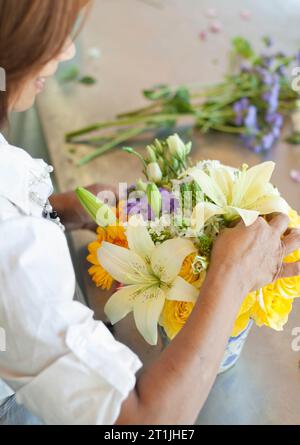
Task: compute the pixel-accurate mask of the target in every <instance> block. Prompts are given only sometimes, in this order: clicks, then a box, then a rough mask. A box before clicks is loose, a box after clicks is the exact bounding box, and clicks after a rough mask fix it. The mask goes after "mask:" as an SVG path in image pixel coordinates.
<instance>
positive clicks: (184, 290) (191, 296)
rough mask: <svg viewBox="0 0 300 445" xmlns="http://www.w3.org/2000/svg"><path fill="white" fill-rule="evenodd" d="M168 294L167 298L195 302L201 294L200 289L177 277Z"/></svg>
mask: <svg viewBox="0 0 300 445" xmlns="http://www.w3.org/2000/svg"><path fill="white" fill-rule="evenodd" d="M166 295H167V300H172V301H186V302H190V303H195V301H196V300H197V298H198V296H199V289H197V288H196V287H195V286H193V285H192V284H190V283H188V282H187V281H185V280H184V279H183V278H181V277H177V278H176V279H175V281H174V282H173V284H172V287H171V289H170V290H169V291H168V292H167V293H166Z"/></svg>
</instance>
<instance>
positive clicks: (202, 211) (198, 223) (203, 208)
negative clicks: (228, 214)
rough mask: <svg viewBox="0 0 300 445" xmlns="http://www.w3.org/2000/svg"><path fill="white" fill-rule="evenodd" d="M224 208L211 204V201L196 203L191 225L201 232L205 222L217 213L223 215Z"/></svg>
mask: <svg viewBox="0 0 300 445" xmlns="http://www.w3.org/2000/svg"><path fill="white" fill-rule="evenodd" d="M223 214H224V210H223V209H222V208H221V207H218V206H216V205H215V204H211V203H210V202H200V203H199V204H197V205H196V207H195V208H194V210H193V214H192V221H191V226H192V229H193V230H196V232H200V231H201V230H202V229H203V227H204V225H205V223H206V222H207V221H208V220H209V219H210V218H211V217H212V216H216V215H223Z"/></svg>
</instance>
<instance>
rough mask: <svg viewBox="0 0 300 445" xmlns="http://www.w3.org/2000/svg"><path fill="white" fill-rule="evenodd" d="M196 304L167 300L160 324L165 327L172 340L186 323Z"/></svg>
mask: <svg viewBox="0 0 300 445" xmlns="http://www.w3.org/2000/svg"><path fill="white" fill-rule="evenodd" d="M194 306H195V304H194V303H188V302H186V301H169V300H166V302H165V306H164V309H163V312H162V315H161V319H160V325H161V326H162V327H163V328H164V330H165V332H166V334H167V336H168V337H169V339H170V340H173V338H175V337H176V335H177V334H178V333H179V332H180V331H181V329H182V328H183V326H184V325H185V324H186V322H187V320H188V318H189V316H190V315H191V313H192V310H193V309H194Z"/></svg>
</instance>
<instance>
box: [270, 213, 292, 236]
mask: <svg viewBox="0 0 300 445" xmlns="http://www.w3.org/2000/svg"><path fill="white" fill-rule="evenodd" d="M289 224H290V218H289V217H288V216H287V215H284V214H283V213H280V214H278V215H276V216H274V217H273V218H271V219H270V221H269V225H270V226H271V227H272V228H273V229H274V230H275V231H276V232H277V233H278V234H279V235H282V234H283V233H284V232H285V231H286V230H287V228H288V226H289Z"/></svg>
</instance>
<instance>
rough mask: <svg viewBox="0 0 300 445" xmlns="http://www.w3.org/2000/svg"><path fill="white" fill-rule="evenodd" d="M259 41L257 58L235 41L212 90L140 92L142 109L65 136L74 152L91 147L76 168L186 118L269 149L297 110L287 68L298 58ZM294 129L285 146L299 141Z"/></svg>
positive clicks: (199, 126) (194, 87)
mask: <svg viewBox="0 0 300 445" xmlns="http://www.w3.org/2000/svg"><path fill="white" fill-rule="evenodd" d="M263 42H264V44H265V50H264V51H263V52H262V53H261V54H258V53H256V52H255V51H254V49H253V47H252V46H251V44H250V42H248V41H247V40H245V39H244V38H242V37H236V38H234V39H233V42H232V51H231V60H232V62H233V63H232V69H231V72H230V74H229V75H227V76H226V77H225V78H224V80H222V82H220V83H218V84H216V85H204V86H203V85H181V86H177V87H174V86H170V85H156V86H154V87H153V88H152V89H148V90H146V91H144V96H145V98H146V100H148V101H149V102H150V103H149V105H147V106H146V107H144V108H141V109H138V110H132V111H129V112H127V113H123V114H121V115H119V116H117V118H116V119H114V120H111V121H104V122H97V123H95V124H92V125H89V126H88V127H86V128H82V129H79V130H76V131H74V132H71V133H69V134H67V135H66V140H67V141H68V142H70V143H72V144H73V147H74V145H75V146H76V144H81V145H82V144H83V145H86V146H87V147H92V148H94V150H93V151H92V152H91V153H88V154H87V155H86V156H84V157H83V158H82V159H80V161H79V163H78V165H80V166H81V165H85V164H86V163H88V162H90V161H92V160H93V159H95V158H97V157H98V156H101V155H102V154H104V153H106V152H107V151H109V150H111V149H112V148H114V147H117V146H118V145H120V144H124V143H125V141H128V140H129V139H133V138H134V137H136V136H137V135H139V134H141V133H144V132H146V131H153V130H154V131H158V130H161V129H169V130H170V134H172V133H173V132H174V128H175V127H176V126H177V125H179V124H180V122H181V121H182V119H185V120H187V119H189V120H190V121H191V122H192V125H193V127H194V128H196V129H198V130H199V131H201V132H202V133H203V134H205V133H208V132H211V131H215V132H220V133H229V134H235V135H238V136H240V137H241V139H242V141H243V143H244V145H246V146H247V147H248V148H250V149H251V150H253V151H254V152H257V153H258V152H261V151H267V150H269V149H270V148H271V147H272V146H273V145H274V143H275V142H276V141H277V140H278V138H279V137H280V134H281V131H282V127H283V122H284V118H285V117H286V116H291V115H293V114H294V112H296V111H297V110H298V109H299V95H298V93H297V92H296V91H294V90H293V89H292V80H291V78H290V76H289V71H290V67H291V66H293V65H299V54H297V55H286V54H284V53H282V52H279V51H275V50H273V49H272V41H271V39H269V38H264V39H263ZM298 114H299V113H298ZM298 120H299V118H298ZM298 127H299V124H298V126H297V129H296V131H297V132H296V133H295V134H294V135H292V136H291V137H290V138H289V142H291V143H298V142H299V128H298ZM107 131H108V132H107Z"/></svg>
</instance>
